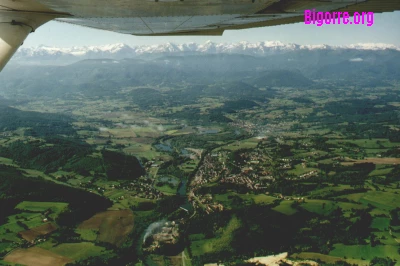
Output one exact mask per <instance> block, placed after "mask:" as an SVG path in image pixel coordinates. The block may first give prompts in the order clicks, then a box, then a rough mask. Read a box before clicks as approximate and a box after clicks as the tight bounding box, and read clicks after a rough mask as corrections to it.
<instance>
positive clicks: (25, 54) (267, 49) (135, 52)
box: [13, 40, 400, 63]
mask: <svg viewBox="0 0 400 266" xmlns="http://www.w3.org/2000/svg"><path fill="white" fill-rule="evenodd" d="M338 49H355V50H373V51H379V50H386V49H392V50H397V51H400V47H399V46H396V45H393V44H384V43H357V44H351V45H343V46H331V45H327V44H313V45H300V44H295V43H283V42H281V41H276V40H275V41H274V40H270V41H268V40H267V41H261V42H253V43H252V42H248V41H241V42H236V43H214V42H212V41H211V40H208V41H206V42H205V43H203V44H198V43H194V42H189V43H183V44H175V43H171V42H168V43H164V44H156V45H142V46H133V47H131V46H129V45H127V44H124V43H115V44H107V45H99V46H84V47H70V48H59V47H49V46H46V45H40V46H37V47H33V48H24V47H23V48H21V49H19V51H18V52H17V54H16V56H15V57H14V59H13V61H18V60H19V61H20V62H21V61H36V62H38V63H42V62H43V60H46V62H49V61H51V60H55V59H56V60H62V59H65V58H67V59H68V60H69V63H70V61H75V62H76V61H79V60H82V59H103V58H109V59H116V60H118V59H124V58H134V57H137V56H141V55H150V54H179V53H185V54H188V53H189V54H190V53H192V54H198V53H203V54H215V53H227V54H244V55H251V56H268V55H274V54H282V53H287V52H291V51H297V50H338Z"/></svg>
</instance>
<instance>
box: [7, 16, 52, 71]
mask: <svg viewBox="0 0 400 266" xmlns="http://www.w3.org/2000/svg"><path fill="white" fill-rule="evenodd" d="M55 17H57V16H56V15H55V14H51V13H41V12H37V13H36V12H25V11H18V10H1V9H0V71H1V70H2V69H3V68H4V66H5V65H6V64H7V62H8V61H9V60H10V59H11V57H12V56H13V55H14V53H15V52H16V51H17V50H18V48H19V47H20V46H21V45H22V44H23V42H24V40H25V39H26V37H27V36H28V35H29V33H31V32H34V31H35V30H36V29H37V28H38V27H40V26H41V25H43V24H44V23H46V22H48V21H50V20H52V19H54V18H55Z"/></svg>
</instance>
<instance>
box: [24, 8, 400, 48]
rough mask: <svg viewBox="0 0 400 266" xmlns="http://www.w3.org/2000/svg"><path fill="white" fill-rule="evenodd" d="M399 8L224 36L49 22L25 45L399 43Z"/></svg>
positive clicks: (231, 33)
mask: <svg viewBox="0 0 400 266" xmlns="http://www.w3.org/2000/svg"><path fill="white" fill-rule="evenodd" d="M399 25H400V11H397V12H391V13H384V14H375V18H374V24H373V25H372V26H371V27H367V26H366V25H361V24H360V25H343V24H342V25H337V24H336V25H323V26H322V27H317V26H316V25H306V24H304V23H296V24H290V25H280V26H274V27H264V28H255V29H246V30H235V31H225V33H224V35H223V36H199V37H197V36H184V37H171V36H168V37H149V36H132V35H125V34H119V33H113V32H108V31H103V30H95V29H90V28H85V27H81V26H76V25H70V24H67V23H60V22H49V23H47V24H45V25H44V26H42V27H40V28H39V29H38V30H37V31H36V32H35V33H33V34H31V35H30V36H29V37H28V39H27V40H26V41H25V43H24V47H36V46H39V45H45V46H55V47H72V46H92V45H106V44H113V43H125V44H128V45H131V46H136V45H152V44H161V43H166V42H172V43H176V44H179V43H187V42H196V43H204V42H206V41H208V40H211V41H213V42H217V43H221V42H225V43H226V42H228V43H232V42H240V41H248V42H258V41H281V42H283V43H297V44H303V45H305V44H328V45H348V44H356V43H387V44H394V45H397V46H400V30H399V29H400V26H399Z"/></svg>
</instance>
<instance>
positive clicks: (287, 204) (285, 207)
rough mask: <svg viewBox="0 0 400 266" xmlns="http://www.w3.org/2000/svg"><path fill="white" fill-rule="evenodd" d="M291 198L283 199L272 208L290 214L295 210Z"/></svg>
mask: <svg viewBox="0 0 400 266" xmlns="http://www.w3.org/2000/svg"><path fill="white" fill-rule="evenodd" d="M292 204H293V201H292V200H283V201H282V202H281V203H280V204H279V205H278V206H276V207H274V208H272V209H273V210H275V211H277V212H280V213H283V214H285V215H292V214H295V213H296V212H297V210H296V209H294V208H292V206H291V205H292Z"/></svg>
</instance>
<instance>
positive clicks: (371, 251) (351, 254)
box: [329, 244, 400, 260]
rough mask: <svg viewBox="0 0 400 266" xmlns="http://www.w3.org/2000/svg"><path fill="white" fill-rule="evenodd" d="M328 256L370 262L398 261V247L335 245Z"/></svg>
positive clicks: (399, 256)
mask: <svg viewBox="0 0 400 266" xmlns="http://www.w3.org/2000/svg"><path fill="white" fill-rule="evenodd" d="M329 255H331V256H337V257H346V258H351V259H365V260H371V259H373V258H374V257H379V258H386V257H389V258H392V259H396V260H400V254H399V253H398V247H397V246H389V245H384V246H375V247H371V246H370V245H353V246H347V245H343V244H335V245H334V249H333V250H332V251H331V252H330V253H329Z"/></svg>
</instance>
